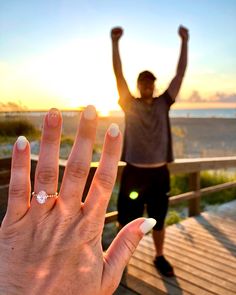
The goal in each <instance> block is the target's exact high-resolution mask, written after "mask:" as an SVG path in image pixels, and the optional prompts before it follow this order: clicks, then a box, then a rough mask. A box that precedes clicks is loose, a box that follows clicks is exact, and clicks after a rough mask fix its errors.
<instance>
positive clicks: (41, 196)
mask: <svg viewBox="0 0 236 295" xmlns="http://www.w3.org/2000/svg"><path fill="white" fill-rule="evenodd" d="M32 196H35V197H36V200H37V202H38V203H39V204H44V203H45V202H46V201H47V198H56V197H57V196H58V193H54V194H47V193H46V192H45V191H40V192H39V193H35V192H33V193H32Z"/></svg>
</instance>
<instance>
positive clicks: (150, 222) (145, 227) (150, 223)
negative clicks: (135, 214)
mask: <svg viewBox="0 0 236 295" xmlns="http://www.w3.org/2000/svg"><path fill="white" fill-rule="evenodd" d="M156 223H157V222H156V220H155V219H154V218H147V219H146V220H144V222H143V223H142V224H141V225H140V227H139V228H140V230H141V232H142V233H143V234H146V233H148V232H149V231H150V230H151V229H152V228H153V227H154V226H155V224H156Z"/></svg>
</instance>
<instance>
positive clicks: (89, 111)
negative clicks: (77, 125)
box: [84, 105, 97, 120]
mask: <svg viewBox="0 0 236 295" xmlns="http://www.w3.org/2000/svg"><path fill="white" fill-rule="evenodd" d="M96 115H97V113H96V109H95V107H94V106H93V105H88V106H87V107H86V109H85V110H84V118H85V119H87V120H94V119H95V118H96Z"/></svg>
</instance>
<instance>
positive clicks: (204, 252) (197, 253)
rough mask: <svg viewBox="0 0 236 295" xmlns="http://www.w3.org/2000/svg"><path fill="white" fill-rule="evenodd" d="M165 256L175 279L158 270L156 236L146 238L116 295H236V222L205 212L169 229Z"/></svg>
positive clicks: (132, 259)
mask: <svg viewBox="0 0 236 295" xmlns="http://www.w3.org/2000/svg"><path fill="white" fill-rule="evenodd" d="M235 218H236V216H235ZM165 254H166V257H167V258H168V259H169V260H170V261H171V263H172V264H173V265H174V268H175V273H176V276H175V277H174V278H164V277H161V276H160V275H159V273H158V272H157V271H156V269H155V267H154V265H153V263H152V260H153V257H154V255H155V250H154V245H153V241H152V237H151V235H147V236H145V237H144V238H143V240H142V241H141V243H140V245H139V247H138V248H137V250H136V251H135V253H134V255H133V257H132V258H131V260H130V263H129V266H128V268H127V273H126V275H125V276H124V277H123V280H122V283H121V285H120V288H119V289H118V290H117V291H116V292H115V294H123V295H125V294H127V295H128V294H130V295H134V294H141V295H154V294H156V295H158V294H170V295H182V294H183V295H185V294H186V295H188V294H196V295H208V294H209V295H212V294H220V295H235V294H236V219H233V218H226V217H225V216H222V215H221V216H220V215H216V214H208V213H202V214H201V215H200V216H198V217H192V218H188V219H186V220H185V221H183V222H181V223H179V224H176V225H173V226H169V227H168V228H167V233H166V242H165ZM126 287H128V289H126Z"/></svg>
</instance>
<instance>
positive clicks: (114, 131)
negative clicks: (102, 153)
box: [108, 123, 120, 137]
mask: <svg viewBox="0 0 236 295" xmlns="http://www.w3.org/2000/svg"><path fill="white" fill-rule="evenodd" d="M108 133H109V135H110V136H111V137H117V136H118V134H119V133H120V129H119V126H118V125H117V124H115V123H112V124H111V125H110V127H109V128H108Z"/></svg>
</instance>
